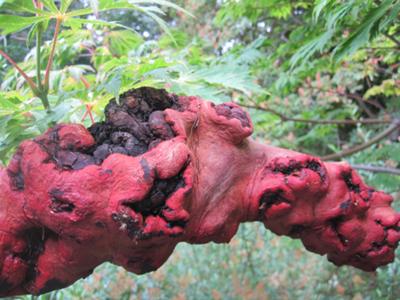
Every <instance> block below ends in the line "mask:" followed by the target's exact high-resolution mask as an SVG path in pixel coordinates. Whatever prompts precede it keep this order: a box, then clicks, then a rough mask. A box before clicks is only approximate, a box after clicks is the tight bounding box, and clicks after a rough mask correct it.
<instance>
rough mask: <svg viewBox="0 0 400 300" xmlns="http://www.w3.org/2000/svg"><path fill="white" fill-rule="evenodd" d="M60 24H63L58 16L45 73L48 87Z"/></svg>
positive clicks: (45, 81) (45, 84) (45, 83)
mask: <svg viewBox="0 0 400 300" xmlns="http://www.w3.org/2000/svg"><path fill="white" fill-rule="evenodd" d="M60 25H61V18H57V19H56V28H55V29H54V36H53V42H52V45H51V51H50V56H49V60H48V62H47V67H46V73H45V77H44V86H45V87H46V88H48V87H49V78H50V69H51V66H52V65H53V59H54V51H55V50H56V44H57V38H58V33H59V32H60Z"/></svg>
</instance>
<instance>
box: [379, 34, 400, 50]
mask: <svg viewBox="0 0 400 300" xmlns="http://www.w3.org/2000/svg"><path fill="white" fill-rule="evenodd" d="M383 35H384V36H386V37H387V38H388V39H389V40H391V41H392V42H393V43H395V44H396V45H397V48H400V41H399V40H397V39H396V38H395V37H394V36H392V35H390V34H388V33H385V32H384V33H383Z"/></svg>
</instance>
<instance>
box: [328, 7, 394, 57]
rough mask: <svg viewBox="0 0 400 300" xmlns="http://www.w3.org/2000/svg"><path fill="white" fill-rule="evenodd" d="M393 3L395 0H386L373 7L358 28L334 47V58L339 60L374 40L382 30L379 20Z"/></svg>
mask: <svg viewBox="0 0 400 300" xmlns="http://www.w3.org/2000/svg"><path fill="white" fill-rule="evenodd" d="M396 2H398V1H396ZM392 3H393V0H385V1H383V2H382V3H381V4H380V5H379V6H378V7H376V8H374V9H372V10H371V11H370V13H369V14H368V15H367V16H366V17H365V18H364V20H363V21H362V22H361V24H360V25H359V26H358V29H357V30H356V31H355V32H354V33H352V34H351V35H350V37H348V38H347V39H346V40H345V41H344V42H342V43H341V44H339V45H338V46H337V47H336V48H335V49H334V54H333V59H334V60H335V61H339V60H341V59H342V58H343V57H345V56H348V55H350V54H352V53H354V52H355V51H356V50H357V49H359V48H360V47H361V46H363V45H365V44H366V43H367V42H368V41H370V40H372V39H373V38H374V37H375V36H376V34H377V33H378V32H379V31H380V26H379V22H380V21H381V20H382V18H383V17H384V16H385V14H386V13H387V12H388V10H389V9H390V8H391V7H392Z"/></svg>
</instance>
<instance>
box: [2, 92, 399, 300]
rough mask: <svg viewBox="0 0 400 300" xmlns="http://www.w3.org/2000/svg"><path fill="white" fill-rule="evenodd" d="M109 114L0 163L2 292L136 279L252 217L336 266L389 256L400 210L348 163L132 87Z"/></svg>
mask: <svg viewBox="0 0 400 300" xmlns="http://www.w3.org/2000/svg"><path fill="white" fill-rule="evenodd" d="M120 101H121V103H120V104H117V103H116V102H115V101H111V102H110V103H109V105H108V106H107V108H106V110H105V115H106V120H105V121H104V122H100V123H96V124H94V125H93V126H92V127H90V128H88V129H86V128H84V127H83V126H81V125H77V124H60V125H57V126H55V127H54V128H51V129H49V130H48V131H47V132H46V133H45V134H43V135H42V136H39V137H37V138H36V139H34V140H28V141H25V142H23V143H22V144H21V145H20V147H19V148H18V150H17V152H16V154H15V155H14V157H13V159H12V160H11V162H10V164H9V166H8V168H7V169H1V170H0V296H10V295H19V294H41V293H45V292H48V291H51V290H55V289H60V288H63V287H66V286H68V285H70V284H72V283H73V282H75V281H76V280H78V279H79V278H82V277H85V276H88V275H89V274H91V272H92V270H93V269H94V268H95V267H96V266H98V265H99V264H101V263H102V262H105V261H109V262H112V263H115V264H117V265H120V266H123V267H124V268H126V269H127V270H128V271H131V272H135V273H137V274H143V273H146V272H150V271H153V270H156V269H157V268H159V267H160V266H161V265H162V264H163V263H164V262H165V261H166V260H167V259H168V257H169V256H170V255H171V253H172V252H173V250H174V248H175V246H176V244H177V243H179V242H183V241H184V242H188V243H207V242H210V241H214V242H219V243H222V242H229V240H230V239H231V238H232V237H233V236H234V235H235V233H236V231H237V228H238V226H239V224H240V223H241V222H249V221H260V222H263V223H264V224H265V227H266V228H268V229H270V230H272V231H273V232H275V233H277V234H279V235H288V236H290V237H293V238H300V239H301V240H302V242H303V244H304V245H305V247H306V248H307V249H308V250H310V251H312V252H315V253H318V254H321V255H325V254H327V257H328V259H329V260H330V261H332V262H333V263H335V264H336V265H339V266H340V265H345V264H346V265H352V266H355V267H357V268H360V269H362V270H365V271H373V270H375V269H376V268H377V267H379V266H381V265H385V264H388V263H390V262H391V261H393V259H394V250H395V248H396V246H397V244H398V241H399V239H400V214H398V213H396V212H395V211H394V210H393V209H392V208H391V207H390V204H391V202H392V198H391V197H390V196H389V195H387V194H384V193H383V192H380V191H376V190H374V189H373V188H370V187H368V186H366V185H365V184H364V183H363V182H362V180H361V178H360V177H359V176H358V175H357V173H356V172H355V171H353V170H352V169H351V168H350V167H349V166H348V165H346V164H344V163H324V162H322V161H321V160H320V159H318V158H316V157H312V156H309V155H305V154H301V153H297V152H294V151H289V150H285V149H280V148H276V147H272V146H267V145H262V144H259V143H257V142H255V141H254V140H252V139H251V138H249V136H250V135H251V133H252V130H253V125H252V123H251V121H250V118H249V115H248V114H247V113H246V112H245V111H243V110H242V109H241V108H240V107H238V106H237V105H235V104H232V103H226V104H222V105H214V104H212V103H209V102H205V101H203V100H201V99H199V98H196V97H183V96H182V97H177V96H175V95H170V94H168V93H166V92H165V91H163V90H155V89H151V88H141V89H138V90H134V91H130V92H127V93H125V94H124V95H122V96H121V100H120Z"/></svg>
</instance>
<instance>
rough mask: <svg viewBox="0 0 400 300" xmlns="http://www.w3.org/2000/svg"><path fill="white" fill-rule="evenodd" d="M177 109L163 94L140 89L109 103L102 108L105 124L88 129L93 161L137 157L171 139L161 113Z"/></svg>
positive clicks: (165, 93)
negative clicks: (92, 144) (116, 156)
mask: <svg viewBox="0 0 400 300" xmlns="http://www.w3.org/2000/svg"><path fill="white" fill-rule="evenodd" d="M167 108H172V109H179V105H178V100H177V97H176V96H174V95H171V94H168V93H167V92H166V91H165V90H156V89H153V88H148V87H143V88H139V89H136V90H132V91H128V92H126V93H124V94H122V95H121V96H120V99H119V104H118V103H117V101H116V100H111V101H110V103H109V104H108V105H107V106H106V108H105V121H103V122H99V123H95V124H94V125H93V126H91V127H90V128H89V131H90V133H91V134H92V135H93V137H94V139H95V141H96V146H95V147H94V149H93V150H92V154H93V157H94V160H95V162H96V163H97V164H99V163H101V162H102V161H103V160H104V159H105V158H107V156H108V155H110V154H111V153H121V154H126V155H129V156H138V155H140V154H143V153H145V152H147V151H148V150H150V149H152V148H153V147H155V146H157V145H158V144H159V143H160V142H162V141H165V140H168V139H171V138H173V137H174V136H175V135H174V132H173V130H172V128H171V127H170V126H169V124H168V123H167V122H166V121H165V119H164V113H163V110H165V109H167Z"/></svg>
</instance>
